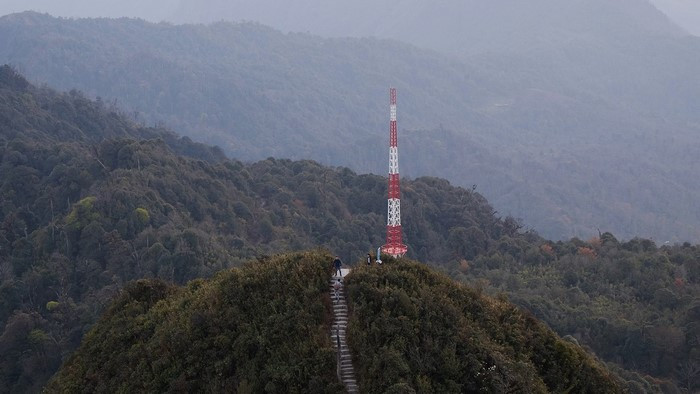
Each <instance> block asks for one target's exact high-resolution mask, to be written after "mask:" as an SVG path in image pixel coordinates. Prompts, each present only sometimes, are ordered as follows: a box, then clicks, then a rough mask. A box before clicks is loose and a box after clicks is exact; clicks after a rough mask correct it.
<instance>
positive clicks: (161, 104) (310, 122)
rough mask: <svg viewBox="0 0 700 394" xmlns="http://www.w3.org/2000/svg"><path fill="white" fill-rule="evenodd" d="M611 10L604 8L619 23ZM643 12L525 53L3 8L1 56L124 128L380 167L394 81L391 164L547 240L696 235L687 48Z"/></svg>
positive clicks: (234, 149)
mask: <svg viewBox="0 0 700 394" xmlns="http://www.w3.org/2000/svg"><path fill="white" fill-rule="evenodd" d="M588 3H590V2H577V6H581V7H584V6H586V4H588ZM594 3H595V4H599V3H598V2H594ZM607 3H610V2H607ZM618 3H628V2H615V4H618ZM591 4H593V3H590V4H588V6H591ZM599 5H600V6H601V7H609V6H605V5H601V4H599ZM613 7H618V6H613ZM620 7H622V8H621V9H620V10H624V9H625V7H624V6H620ZM620 10H618V11H619V12H612V13H610V15H609V18H612V19H613V20H618V21H620V23H625V19H624V17H625V16H626V14H625V13H624V12H622V11H620ZM645 15H647V13H645ZM654 15H655V14H654V13H653V12H651V13H648V15H647V16H645V17H644V18H653V17H654ZM657 16H658V15H657ZM644 18H642V20H646V19H644ZM657 22H658V23H648V24H646V25H648V26H655V25H657V24H658V26H659V27H658V29H657V28H651V29H647V28H642V27H640V26H641V25H644V24H642V23H632V24H631V25H629V26H628V25H624V28H623V30H625V31H627V33H624V34H619V35H614V34H616V33H615V31H613V30H614V29H612V28H609V29H604V30H605V31H607V32H608V33H606V34H610V35H614V37H613V38H611V39H610V40H604V39H603V38H601V37H600V36H596V35H595V34H594V36H593V37H591V36H590V35H588V34H584V35H583V36H581V38H579V39H576V40H572V41H570V42H569V41H567V42H565V43H563V44H562V43H550V42H549V41H546V40H544V38H543V40H544V41H542V43H543V46H542V47H538V48H532V49H531V50H529V51H525V52H517V53H516V52H493V53H483V54H478V55H474V56H470V57H469V58H468V59H456V58H454V57H449V56H447V55H443V54H440V53H437V52H433V51H429V50H422V49H418V48H416V47H412V46H410V45H407V44H403V43H398V42H395V41H386V40H379V39H371V38H366V39H351V38H343V39H325V38H320V37H315V36H311V35H309V34H282V33H280V32H278V31H275V30H273V29H270V28H267V27H264V26H261V25H257V24H251V23H244V24H233V23H216V24H213V25H210V26H203V25H182V26H173V25H169V24H150V23H146V22H144V21H138V20H129V19H120V20H109V19H81V20H66V19H56V18H52V17H50V16H47V15H40V14H35V13H22V14H16V15H9V16H6V17H3V18H0V61H4V62H9V63H12V64H15V65H16V66H17V67H19V68H20V69H22V70H23V71H24V72H25V73H27V75H29V77H30V78H31V79H32V80H36V81H42V82H48V83H50V85H51V86H56V87H59V88H61V89H66V90H68V89H73V88H78V89H80V90H82V91H84V92H86V94H87V95H88V96H90V97H96V96H101V97H104V98H105V100H106V101H108V102H110V103H112V102H114V100H115V99H116V100H117V101H118V103H117V104H118V105H119V106H120V107H122V108H125V110H126V111H128V112H129V113H130V114H131V115H132V116H133V117H134V118H135V119H136V120H137V121H138V122H141V123H143V124H158V123H165V124H167V125H169V126H171V127H173V128H175V129H176V130H178V131H181V132H182V133H184V134H185V135H188V136H190V137H191V138H193V139H195V140H197V141H204V142H208V143H214V144H217V145H219V146H221V147H222V148H223V149H224V150H225V151H226V152H227V153H228V154H230V155H232V156H233V157H236V158H238V159H242V160H259V159H263V158H266V157H269V156H273V157H278V158H280V157H284V158H292V159H309V158H310V159H314V160H318V161H319V162H321V163H324V164H332V165H343V166H349V167H350V168H352V169H354V170H356V171H360V172H367V171H370V172H373V173H378V174H383V173H384V172H385V171H386V170H385V164H384V161H382V160H377V157H384V156H385V155H386V152H385V149H384V148H382V147H383V146H385V141H386V140H385V138H386V132H385V131H386V127H387V126H386V123H387V115H386V112H387V111H386V101H387V100H386V86H390V85H393V86H396V87H397V88H398V90H399V127H400V129H401V132H400V137H399V138H400V141H401V142H400V144H401V153H402V156H401V157H402V161H401V166H402V172H403V173H404V174H405V175H408V176H419V175H431V176H436V175H437V176H440V177H445V178H447V179H450V180H451V181H452V182H454V183H455V184H457V185H461V186H467V187H470V186H471V185H474V184H476V185H477V186H478V188H479V190H480V192H482V193H483V194H484V195H485V196H487V197H488V198H489V201H491V203H492V204H493V205H494V206H495V207H496V209H498V210H499V211H501V212H503V213H504V214H508V215H513V216H516V217H522V218H524V219H525V221H526V223H528V225H529V226H532V227H533V228H535V229H537V231H538V232H540V233H542V234H544V235H546V236H547V237H548V238H553V239H566V238H568V237H570V236H574V235H576V236H579V237H582V238H588V237H590V236H592V235H594V234H596V233H597V231H596V229H598V228H599V229H601V230H603V231H605V230H608V231H612V232H613V233H615V234H617V235H618V236H620V237H622V238H625V239H628V238H632V237H634V236H644V237H653V238H654V239H658V240H662V241H666V240H669V241H672V242H673V241H685V240H690V241H695V240H697V239H700V233H698V228H700V226H699V225H698V223H700V210H699V209H698V208H697V206H696V204H694V203H693V201H694V196H695V195H697V194H698V193H700V184H698V182H697V181H696V179H695V177H693V176H692V174H693V173H694V171H695V169H697V168H698V167H699V166H700V162H698V160H697V156H696V155H695V154H693V152H695V151H696V150H697V148H698V142H697V139H696V138H695V136H696V135H697V133H698V131H699V130H698V126H697V125H698V124H700V119H699V118H698V114H699V113H700V112H698V111H696V110H695V108H694V106H693V104H692V103H696V102H698V101H700V97H699V96H698V92H700V89H698V87H699V86H700V77H698V74H697V73H696V72H695V70H696V69H698V68H700V55H699V54H700V44H699V43H698V40H697V39H694V38H692V37H686V38H684V37H681V36H680V35H679V34H677V32H674V31H673V29H672V28H668V29H666V28H664V27H663V26H666V25H665V24H667V23H668V21H663V20H662V21H657ZM609 24H612V25H614V24H613V23H612V22H611V23H609ZM646 25H645V26H646ZM588 27H589V32H590V31H593V33H595V30H596V29H594V28H593V27H591V26H588ZM656 30H659V31H656ZM593 33H591V34H593ZM596 34H598V33H596ZM601 34H602V33H601ZM611 37H612V36H611ZM544 44H546V45H544ZM550 44H551V45H550ZM659 195H662V196H664V198H663V199H659V198H656V196H659Z"/></svg>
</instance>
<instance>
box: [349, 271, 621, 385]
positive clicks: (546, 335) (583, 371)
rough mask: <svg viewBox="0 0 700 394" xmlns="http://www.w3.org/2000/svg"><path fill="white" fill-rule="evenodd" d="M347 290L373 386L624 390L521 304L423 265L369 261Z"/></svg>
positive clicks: (355, 341)
mask: <svg viewBox="0 0 700 394" xmlns="http://www.w3.org/2000/svg"><path fill="white" fill-rule="evenodd" d="M347 288H348V294H349V299H350V310H351V318H350V321H349V329H348V340H349V343H350V347H351V348H352V349H354V350H355V354H356V360H357V361H358V362H357V365H359V370H358V376H359V377H360V380H359V383H360V387H362V388H363V390H366V391H367V392H377V393H384V392H390V393H394V392H395V393H399V392H420V393H457V392H460V393H465V392H466V393H477V392H489V393H506V392H522V393H545V392H553V393H561V392H574V393H616V392H622V390H621V388H620V387H619V385H618V381H617V378H615V377H613V376H612V375H611V374H610V373H609V372H607V371H606V370H605V368H603V367H602V366H600V365H598V363H597V362H595V361H593V360H592V359H591V358H590V357H589V356H588V355H587V354H586V353H585V352H584V351H583V350H582V349H581V348H580V347H578V346H576V345H573V344H571V343H567V342H565V341H563V340H561V339H560V338H557V337H556V336H555V335H553V333H552V332H551V331H550V330H549V329H547V328H546V327H545V326H544V325H543V324H542V323H540V322H538V321H537V320H535V319H534V318H533V317H531V316H529V315H527V314H525V313H523V312H522V311H520V310H518V308H516V307H515V306H514V305H513V304H511V303H509V302H507V301H503V300H495V299H492V298H489V297H486V296H484V295H481V294H479V293H478V292H476V291H474V290H473V289H471V288H468V287H466V286H460V285H458V284H456V283H455V282H453V281H452V280H449V279H448V278H446V277H444V276H441V275H437V274H435V273H434V272H432V271H431V270H430V269H429V268H426V267H425V266H424V265H421V264H417V263H411V262H403V261H402V262H394V261H393V260H392V261H388V262H387V263H386V264H384V265H383V266H381V267H366V266H361V267H359V268H358V269H356V270H354V271H353V272H352V274H351V275H349V276H348V278H347ZM409 387H410V388H411V389H413V390H415V391H412V390H410V389H408V388H409Z"/></svg>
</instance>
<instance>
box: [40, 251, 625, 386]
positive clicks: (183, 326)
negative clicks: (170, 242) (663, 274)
mask: <svg viewBox="0 0 700 394" xmlns="http://www.w3.org/2000/svg"><path fill="white" fill-rule="evenodd" d="M331 259H332V255H330V254H328V253H318V252H316V253H299V254H291V255H282V256H278V257H272V258H270V259H266V260H263V261H255V262H252V263H250V264H247V265H245V266H243V267H242V268H240V269H234V270H230V271H224V272H221V273H220V274H218V275H216V276H215V277H214V278H213V279H211V280H209V281H202V280H197V281H193V282H190V283H189V284H188V285H187V286H186V287H182V288H173V287H168V286H167V285H165V284H163V283H162V282H158V281H139V282H136V283H133V284H130V285H129V286H127V287H126V288H125V289H124V290H123V291H122V292H121V294H120V296H119V297H118V299H117V300H116V301H115V302H114V303H113V304H112V305H111V306H110V307H109V309H108V310H107V312H106V313H105V315H104V316H103V317H102V318H101V319H100V321H99V322H98V323H97V324H96V325H95V327H94V328H93V329H92V330H91V331H90V332H89V333H88V334H87V335H86V337H85V340H84V341H83V343H82V345H81V346H80V348H79V349H78V350H77V351H76V353H75V354H74V355H73V356H72V357H71V358H70V359H69V360H68V361H67V362H66V364H65V365H64V366H63V367H62V368H61V370H60V371H59V372H58V374H57V375H56V377H55V378H54V380H53V381H52V382H51V383H50V384H49V386H48V391H49V392H86V393H88V392H90V393H92V392H113V391H115V390H117V391H124V392H136V391H157V392H163V391H177V392H192V391H230V390H234V391H236V392H269V393H325V392H341V388H340V387H339V386H338V383H337V378H336V376H335V355H334V353H333V350H332V348H331V343H330V335H329V333H330V321H331V320H330V295H329V294H328V290H327V281H328V278H329V277H330V274H331V267H330V264H329V262H330V261H331ZM347 281H348V283H349V286H350V287H349V290H350V296H349V298H350V305H351V307H352V311H353V312H352V313H351V318H350V324H351V325H352V326H354V329H351V331H350V332H349V334H348V335H349V340H350V341H351V342H350V343H351V350H352V352H353V354H354V357H355V358H356V360H357V361H359V365H361V367H360V368H359V369H358V371H357V372H358V377H359V379H360V380H359V382H360V388H361V390H362V392H365V393H385V392H392V393H393V392H396V393H399V392H400V393H406V392H442V393H460V392H479V391H484V392H506V391H512V390H515V391H516V392H531V393H534V392H542V393H544V392H562V391H569V392H606V393H615V392H622V391H621V389H620V387H619V386H618V383H617V381H616V379H615V378H614V377H613V376H612V375H611V374H610V373H609V372H607V371H606V370H605V369H604V368H603V367H602V366H600V365H599V364H598V363H597V362H596V361H594V360H593V359H591V358H590V357H589V356H588V355H586V354H585V352H584V351H583V350H581V348H579V347H578V346H575V345H572V344H570V343H567V342H564V341H563V340H561V339H559V338H558V337H556V335H555V334H554V333H553V332H551V331H550V330H548V329H546V328H545V327H544V326H543V325H542V324H541V323H538V322H536V321H535V320H534V319H532V318H531V317H528V316H527V315H524V314H523V313H522V312H520V311H518V310H517V308H515V307H514V306H513V305H511V304H508V303H507V302H504V301H496V300H493V299H489V298H488V297H485V296H483V295H479V294H477V293H475V292H474V291H472V290H470V289H468V288H466V287H463V286H460V285H457V284H455V283H454V282H451V281H450V280H448V279H447V278H446V277H444V276H441V275H437V274H435V273H433V272H431V271H430V270H429V269H426V268H424V267H421V266H420V265H418V264H416V263H409V262H394V261H390V262H388V263H387V265H386V266H384V267H381V268H375V269H374V271H372V270H371V269H365V270H361V271H360V272H358V273H352V274H351V275H349V276H348V278H347Z"/></svg>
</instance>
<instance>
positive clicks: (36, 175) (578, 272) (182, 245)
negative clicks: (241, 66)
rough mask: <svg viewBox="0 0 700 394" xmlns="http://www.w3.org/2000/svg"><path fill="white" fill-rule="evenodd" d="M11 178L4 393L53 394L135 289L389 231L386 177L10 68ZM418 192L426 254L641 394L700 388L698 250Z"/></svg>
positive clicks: (447, 192)
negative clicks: (590, 232)
mask: <svg viewBox="0 0 700 394" xmlns="http://www.w3.org/2000/svg"><path fill="white" fill-rule="evenodd" d="M0 181H1V183H0V200H1V201H2V206H1V208H2V210H1V211H0V327H2V331H1V332H0V350H2V351H0V387H6V388H8V390H9V391H18V392H21V391H37V390H39V388H40V387H42V386H43V385H44V384H45V382H46V381H47V380H48V379H49V377H50V376H51V375H52V374H53V372H54V371H55V370H56V369H57V368H58V367H59V365H60V364H61V362H62V361H63V360H65V359H66V358H67V357H69V355H70V354H71V353H72V352H73V351H74V349H76V347H77V346H78V344H79V343H80V341H81V339H82V338H83V335H84V333H85V332H87V330H89V328H90V327H91V326H92V324H94V322H95V321H97V319H98V317H99V316H100V314H101V313H102V312H103V311H104V308H105V307H106V306H107V305H108V304H109V303H110V302H111V300H112V299H113V298H114V297H115V296H117V295H118V294H120V291H121V290H122V289H123V288H124V287H125V286H126V284H127V283H128V282H130V281H132V280H135V279H142V278H153V279H156V278H157V279H160V280H164V281H166V282H168V283H176V284H184V283H186V282H187V281H190V280H193V279H196V278H201V277H210V276H211V275H213V274H214V273H216V272H219V271H220V270H222V269H226V268H230V267H235V266H239V265H241V264H242V263H243V262H245V261H248V260H249V259H251V258H255V257H260V258H263V259H264V256H265V255H271V254H276V253H279V252H284V251H289V250H302V249H309V248H315V247H318V246H322V247H325V248H327V249H329V250H331V251H332V252H333V253H338V254H340V255H341V257H342V259H343V260H344V261H346V262H354V261H357V260H359V259H360V258H361V256H363V255H364V254H366V253H367V252H368V251H371V250H373V249H374V248H376V246H378V245H380V244H381V243H382V241H383V240H384V235H385V234H384V230H385V219H384V215H385V212H384V210H385V209H386V200H385V199H386V191H387V189H386V178H383V177H379V176H375V175H358V174H356V173H354V172H353V171H351V170H349V169H347V168H330V167H324V166H321V165H319V164H318V163H315V162H311V161H291V160H279V159H273V158H269V159H266V160H263V161H259V162H255V163H250V164H245V163H242V162H238V161H234V160H229V159H226V158H224V157H223V156H222V154H221V152H220V151H219V150H217V149H214V148H208V147H206V146H203V145H200V144H196V143H193V142H191V141H189V140H188V139H186V138H178V137H176V136H175V135H173V134H172V133H169V132H167V131H165V130H161V129H153V128H145V127H142V126H139V125H138V124H136V123H134V122H132V121H129V120H128V119H127V118H125V117H124V116H122V115H120V114H119V113H118V110H117V109H116V108H112V107H111V106H109V105H106V104H105V103H102V102H99V101H91V100H88V99H86V98H85V97H84V96H83V95H82V94H80V93H79V92H75V91H73V92H69V93H56V92H54V91H52V90H50V89H47V88H37V87H34V86H33V85H31V84H29V83H27V81H26V80H25V79H24V78H22V77H21V76H20V75H18V74H17V73H16V72H14V71H13V70H12V69H11V68H9V67H2V68H0ZM402 191H403V194H402V200H403V201H402V214H403V217H404V221H403V226H404V231H405V238H406V242H407V244H408V246H409V251H410V252H409V255H410V256H411V257H412V258H415V259H417V260H420V261H422V262H424V263H426V264H428V265H431V266H435V267H438V268H439V269H441V270H443V271H445V272H447V273H449V274H450V275H451V276H454V277H456V278H457V279H459V280H461V281H464V282H467V283H469V284H470V285H471V286H473V287H475V288H478V289H482V290H483V291H485V292H493V293H494V294H498V293H501V292H505V294H507V296H508V297H510V299H511V300H512V301H514V302H515V303H516V304H517V305H519V306H521V307H523V308H524V309H526V310H530V311H531V312H532V313H533V314H534V315H535V316H536V317H538V318H540V319H542V320H543V321H544V322H545V323H547V324H548V325H549V326H550V327H552V328H553V329H554V330H555V331H556V332H557V333H558V334H559V335H561V336H567V335H569V336H570V339H571V340H572V342H573V341H576V342H578V343H579V344H580V345H581V346H582V347H584V348H587V349H589V350H590V351H592V352H593V353H595V354H596V355H597V356H598V357H600V358H601V359H602V360H604V361H606V362H607V363H608V364H609V365H611V366H613V367H614V368H619V371H618V373H619V374H620V375H621V376H623V377H624V379H625V380H627V381H628V382H629V383H628V385H632V386H634V387H638V388H639V387H641V388H644V387H646V389H647V390H649V391H653V390H662V389H663V390H664V391H666V392H674V391H673V388H674V387H679V388H686V389H688V390H689V391H691V392H692V391H693V390H696V389H697V388H698V387H700V381H699V380H700V368H698V365H699V364H700V353H698V352H699V351H700V343H699V341H698V335H700V333H698V332H697V330H698V326H697V323H696V322H697V320H698V316H697V312H698V302H700V289H699V287H698V285H699V282H700V267H699V266H698V261H700V249H698V247H697V246H693V245H690V244H682V245H674V246H672V245H664V246H662V247H658V246H656V245H655V244H654V242H653V241H650V240H643V239H633V240H631V241H627V242H621V241H618V240H616V239H615V238H614V237H613V236H612V235H611V234H609V233H604V234H601V236H600V237H596V238H594V239H591V240H588V241H581V240H579V239H572V240H570V241H567V242H550V241H547V240H545V239H543V238H542V237H540V236H538V235H537V234H536V233H534V232H533V231H526V230H525V229H524V228H522V224H520V223H519V222H518V221H517V220H514V219H513V218H509V217H505V218H502V217H499V215H498V213H497V212H495V210H494V209H493V208H492V207H491V206H490V205H489V204H488V202H487V201H486V200H485V199H484V198H483V197H482V196H481V195H480V194H478V193H477V192H475V191H474V190H472V189H464V188H459V187H454V186H452V185H450V184H449V182H447V181H445V180H443V179H438V178H430V177H422V178H417V179H405V180H404V182H403V183H402ZM641 388H640V390H641Z"/></svg>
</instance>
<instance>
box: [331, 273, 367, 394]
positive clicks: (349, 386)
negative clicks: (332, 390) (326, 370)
mask: <svg viewBox="0 0 700 394" xmlns="http://www.w3.org/2000/svg"><path fill="white" fill-rule="evenodd" d="M338 279H340V288H339V289H338V291H337V292H336V290H335V284H336V283H337V282H338ZM329 285H330V289H331V300H332V301H333V325H332V326H331V341H332V342H333V348H334V349H335V350H336V352H337V354H338V378H339V379H340V381H341V383H343V384H344V385H345V389H346V390H347V391H348V393H359V392H360V391H359V389H358V387H357V380H356V379H355V370H354V369H353V367H352V356H351V355H350V349H348V345H347V343H346V341H345V334H346V332H347V326H348V304H347V302H346V300H345V286H344V284H343V280H342V278H341V277H339V276H333V277H332V279H331V280H330V282H329ZM336 293H337V294H336Z"/></svg>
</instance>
